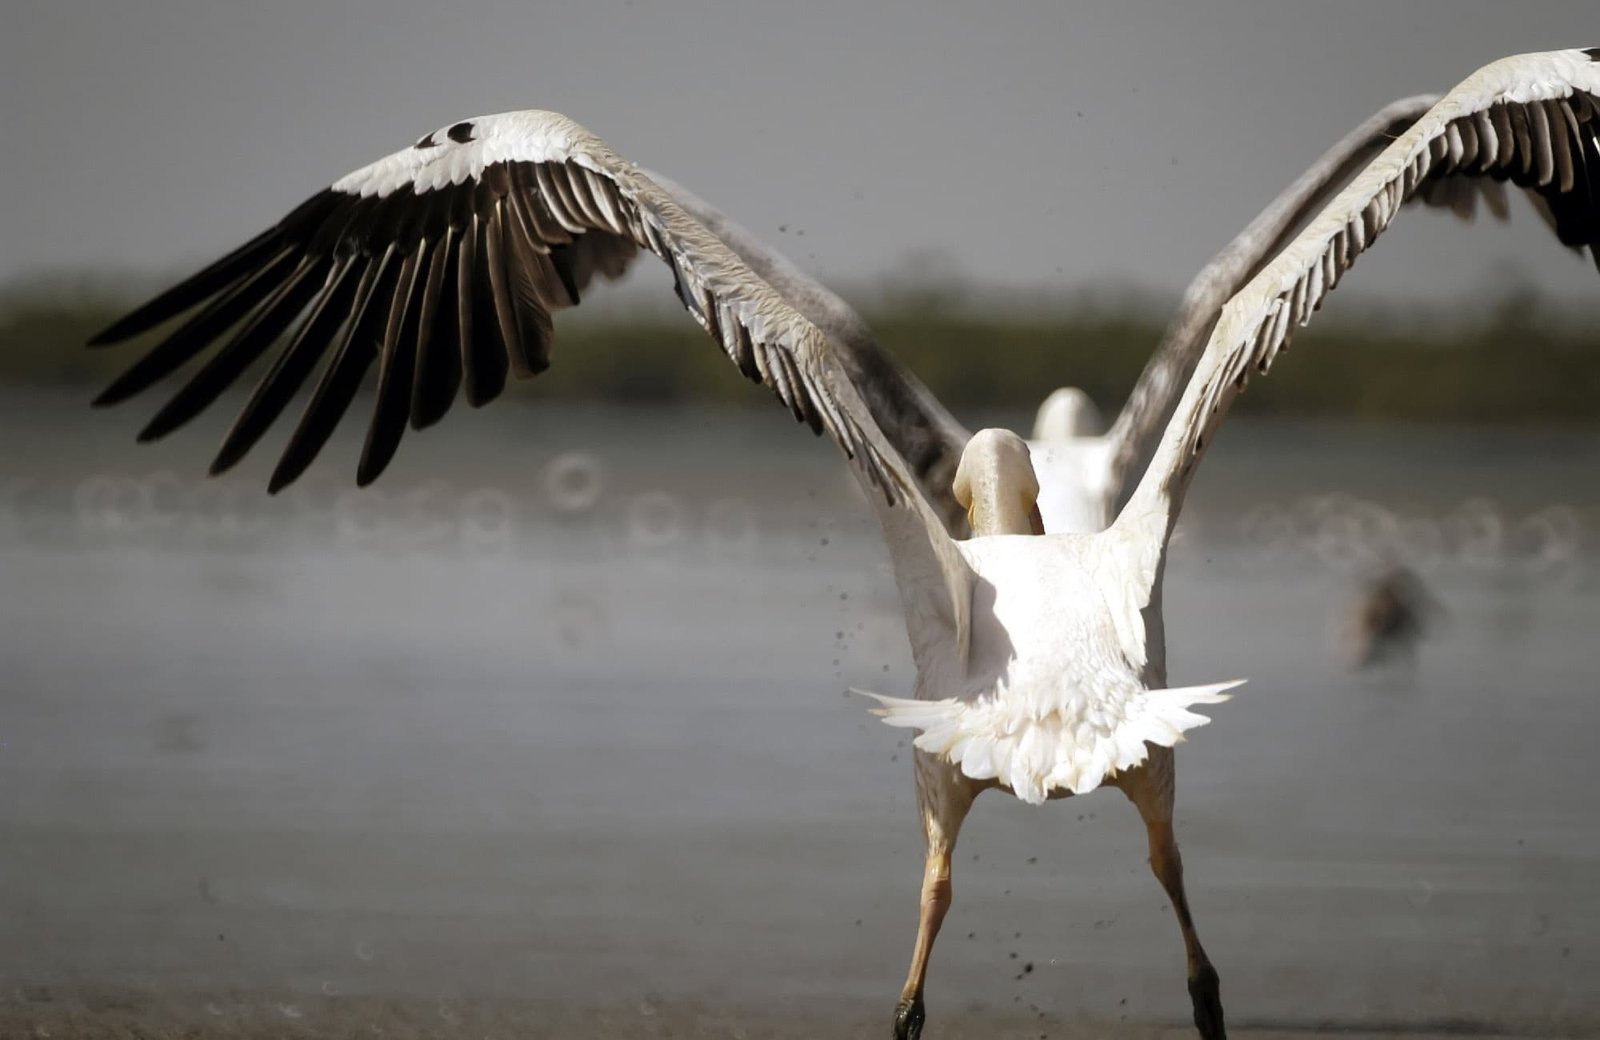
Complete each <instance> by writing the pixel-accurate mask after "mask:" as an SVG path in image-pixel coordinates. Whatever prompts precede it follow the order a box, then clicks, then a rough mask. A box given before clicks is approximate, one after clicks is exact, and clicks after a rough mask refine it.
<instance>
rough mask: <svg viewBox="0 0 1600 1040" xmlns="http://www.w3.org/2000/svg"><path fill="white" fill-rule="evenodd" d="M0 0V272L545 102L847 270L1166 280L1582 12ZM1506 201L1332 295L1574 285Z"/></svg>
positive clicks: (150, 254)
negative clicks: (1348, 150) (1407, 98)
mask: <svg viewBox="0 0 1600 1040" xmlns="http://www.w3.org/2000/svg"><path fill="white" fill-rule="evenodd" d="M5 21H6V25H5V31H4V33H3V34H0V124H3V125H0V140H4V141H5V142H6V155H5V159H4V162H3V164H0V169H4V171H5V172H4V183H5V188H6V191H5V193H4V195H5V199H6V201H5V203H4V208H3V211H0V281H7V280H13V279H15V278H17V277H19V276H24V275H30V276H31V275H34V274H37V273H38V272H41V271H42V272H52V273H54V274H55V275H60V274H61V273H63V272H79V271H82V270H84V269H90V270H92V271H95V272H102V273H104V272H126V271H127V270H129V269H133V270H138V271H141V272H146V273H147V274H149V275H150V276H151V277H156V276H165V275H170V274H172V273H174V272H176V271H177V270H179V269H181V268H184V267H186V266H189V265H192V264H195V263H198V262H200V261H201V260H203V259H205V258H206V257H208V256H210V255H212V254H215V253H218V252H220V251H223V250H225V249H227V248H229V247H230V246H232V245H234V244H236V243H237V242H238V241H239V240H240V239H242V238H244V237H245V236H247V235H249V234H252V233H254V232H255V231H256V230H258V229H259V228H260V227H262V226H264V225H265V224H267V223H269V222H270V221H272V220H273V219H275V218H276V217H278V216H279V215H281V214H282V213H283V212H284V211H285V210H286V209H287V208H288V207H289V206H291V205H292V204H294V203H295V202H298V201H299V200H300V199H301V198H302V197H304V196H305V195H307V194H309V193H311V192H312V191H314V190H316V189H317V188H319V187H321V186H322V185H325V184H326V183H328V182H330V181H332V180H333V179H335V178H337V177H338V176H340V175H341V174H343V173H344V172H346V171H347V170H350V169H353V168H355V167H357V166H360V165H363V164H365V163H366V162H369V161H371V160H373V159H376V158H378V157H380V156H382V155H385V154H387V153H388V152H391V151H394V150H396V149H398V148H400V147H404V146H405V145H407V144H408V143H410V142H411V141H413V140H415V139H416V138H417V137H418V136H420V135H421V134H422V133H424V132H426V131H428V130H430V129H433V128H435V127H437V126H440V125H444V124H448V123H450V122H452V121H454V120H456V119H459V118H463V117H467V116H472V115H477V114H483V113H488V112H495V111H503V110H507V109H519V108H532V107H542V108H551V109H555V110H557V111H562V112H565V113H566V114H568V115H570V116H572V117H574V118H576V119H578V120H579V121H581V122H583V123H585V124H586V125H588V126H589V127H591V128H592V129H594V130H595V131H596V132H598V133H600V134H601V135H602V136H603V137H605V138H607V139H608V140H609V141H610V142H611V143H612V144H613V145H614V146H616V147H617V148H618V149H619V150H620V151H622V153H623V154H625V155H627V156H629V157H630V158H633V159H635V160H636V161H638V162H640V163H641V164H644V165H647V166H650V167H653V168H656V169H659V170H662V171H663V172H666V173H669V174H672V175H673V176H674V177H676V178H677V179H679V180H680V181H681V182H683V183H684V184H685V185H687V186H688V187H690V188H692V189H693V190H695V191H696V192H698V193H699V194H701V195H702V196H704V197H706V198H707V199H710V200H711V201H713V202H714V203H716V204H718V205H719V206H722V207H723V208H725V209H726V210H728V211H729V212H730V213H732V214H734V215H735V216H736V217H738V218H740V219H741V220H743V221H744V222H746V223H747V224H749V225H750V226H751V227H752V228H753V229H754V230H756V231H757V232H759V233H760V234H762V235H763V236H766V237H769V238H770V239H772V240H773V241H775V242H777V243H778V244H780V245H781V246H782V247H783V248H785V249H786V250H787V251H788V252H790V253H791V254H792V255H793V256H794V257H795V259H796V260H798V261H799V262H801V263H802V264H803V265H804V266H805V267H807V268H808V269H811V270H813V271H816V272H820V273H821V274H823V275H824V276H826V277H828V278H830V279H834V280H837V281H838V282H839V283H840V284H843V285H846V286H847V287H851V286H860V285H863V284H866V283H870V282H871V281H872V280H874V279H877V278H879V277H881V276H884V275H885V274H898V275H900V276H905V275H908V274H918V273H930V272H931V273H941V274H955V275H960V276H963V277H965V278H968V279H970V280H972V281H974V282H976V283H978V284H979V285H980V286H1002V287H1011V288H1029V289H1037V288H1047V289H1060V288H1063V287H1078V286H1085V285H1088V286H1090V287H1097V288H1099V287H1107V286H1118V287H1120V286H1128V285H1134V286H1138V287H1142V288H1150V289H1155V290H1158V291H1160V292H1163V293H1171V292H1174V291H1176V290H1177V289H1178V288H1179V287H1181V285H1182V284H1183V282H1184V280H1185V279H1186V278H1187V277H1188V276H1189V275H1190V274H1192V273H1193V272H1194V271H1195V270H1196V269H1197V268H1198V267H1199V266H1200V264H1201V263H1203V262H1204V260H1205V259H1206V257H1208V256H1209V255H1210V254H1211V253H1212V252H1214V251H1215V250H1216V249H1217V248H1218V247H1220V246H1221V245H1222V244H1223V243H1224V242H1225V241H1226V240H1227V238H1228V237H1229V236H1230V235H1232V234H1233V233H1234V232H1235V231H1236V230H1238V228H1240V227H1241V226H1242V225H1243V224H1244V223H1245V222H1246V221H1247V220H1248V219H1249V218H1250V217H1251V216H1253V215H1254V214H1255V213H1256V212H1257V211H1258V210H1259V209H1260V208H1261V207H1262V206H1263V205H1265V203H1266V202H1267V201H1268V200H1269V199H1270V198H1271V197H1272V196H1273V195H1274V194H1275V193H1276V192H1278V191H1279V190H1281V188H1282V187H1283V186H1284V185H1285V184H1287V183H1288V181H1289V180H1290V179H1291V178H1292V177H1293V176H1294V175H1295V174H1296V173H1297V172H1298V171H1299V170H1300V169H1302V168H1303V167H1304V166H1305V165H1306V164H1307V163H1308V162H1309V161H1310V160H1311V159H1312V158H1313V157H1315V156H1316V155H1317V154H1318V153H1320V151H1321V150H1322V149H1323V148H1325V147H1326V146H1327V145H1328V144H1331V143H1332V142H1333V141H1334V140H1335V139H1336V138H1337V137H1338V136H1339V135H1341V134H1342V133H1343V132H1344V131H1345V130H1346V129H1347V128H1349V127H1350V126H1352V125H1354V124H1355V123H1356V122H1357V121H1358V120H1360V119H1361V118H1363V117H1364V116H1365V115H1367V114H1368V113H1369V112H1371V111H1372V110H1374V109H1376V108H1377V107H1378V106H1380V105H1382V104H1384V103H1385V102H1387V101H1389V100H1391V99H1393V98H1396V97H1399V96H1403V95H1407V94H1412V93H1417V92H1420V91H1430V90H1431V91H1438V90H1444V89H1447V88H1448V87H1449V86H1450V85H1451V84H1453V83H1455V82H1457V81H1459V80H1460V79H1462V78H1463V77H1465V76H1466V75H1468V74H1469V73H1471V72H1472V70H1473V69H1475V68H1477V67H1478V66H1479V65H1481V64H1483V63H1485V62H1487V61H1489V60H1492V59H1494V58H1496V57H1500V56H1503V55H1507V54H1512V53H1518V52H1523V51H1529V50H1542V49H1549V48H1553V47H1582V46H1588V45H1592V44H1594V43H1596V42H1597V41H1596V37H1597V36H1600V33H1597V32H1596V31H1595V29H1594V17H1593V6H1592V4H1591V3H1588V2H1586V0H1564V2H1549V3H1518V4H1503V3H1502V4H1491V3H1453V4H1449V5H1444V4H1438V3H1430V4H1423V3H1391V2H1347V3H1340V4H1296V5H1290V4H1281V3H1275V2H1273V3H1267V2H1245V0H1234V2H1207V3H1189V4H1181V5H1179V4H1153V3H1141V2H1120V0H1119V2H1096V3H1086V2H1073V3H1036V4H1020V3H1018V4H981V5H980V4H971V5H957V4H948V3H941V4H928V3H878V4H871V5H861V4H856V3H837V2H828V0H823V2H816V3H806V4H719V3H711V2H706V0H692V2H681V3H673V4H649V3H642V2H641V3H632V2H617V0H587V2H584V3H579V4H545V3H507V2H499V3H493V2H491V3H481V2H468V3H454V2H453V3H449V4H440V3H437V2H429V3H420V2H413V0H407V2H378V0H355V2H342V3H336V4H324V3H302V2H279V3H271V4H249V5H246V4H214V3H209V2H206V0H146V2H142V3H137V4H121V3H116V4H113V3H95V2H81V0H78V2H72V0H68V2H58V3H49V4H46V3H24V4H16V5H8V9H7V13H6V19H5ZM1517 218H1518V219H1516V220H1514V224H1515V225H1516V227H1514V228H1512V229H1511V230H1508V231H1501V230H1498V229H1495V230H1489V231H1473V232H1466V231H1462V230H1460V229H1457V228H1454V227H1451V226H1449V222H1448V221H1445V220H1443V219H1440V218H1438V217H1423V218H1421V219H1415V218H1414V219H1411V220H1407V221H1406V222H1404V226H1402V227H1401V228H1399V229H1397V231H1396V232H1395V233H1394V234H1393V235H1392V236H1391V240H1390V241H1389V242H1388V243H1387V244H1386V245H1385V248H1384V249H1382V250H1379V251H1377V253H1376V255H1375V256H1374V257H1373V258H1371V259H1369V260H1367V261H1365V262H1364V263H1363V264H1362V265H1361V266H1360V267H1358V268H1357V270H1356V271H1355V272H1354V275H1353V277H1352V279H1351V280H1350V282H1349V283H1348V284H1349V286H1350V288H1348V289H1347V290H1346V292H1345V294H1344V295H1345V298H1346V299H1349V298H1350V297H1352V296H1356V297H1361V296H1365V297H1367V298H1386V299H1391V300H1406V299H1411V298H1414V297H1416V296H1418V295H1421V296H1423V297H1426V298H1429V299H1431V300H1434V301H1439V300H1457V299H1466V298H1470V297H1471V296H1472V295H1473V294H1475V293H1481V292H1483V291H1485V290H1488V289H1491V288H1493V287H1495V286H1496V285H1497V284H1499V283H1502V282H1505V281H1507V280H1513V281H1518V280H1520V281H1537V283H1538V284H1539V286H1540V287H1541V289H1543V290H1545V291H1548V292H1551V293H1553V294H1556V295H1561V296H1576V295H1577V294H1579V293H1580V292H1583V291H1585V290H1586V289H1587V287H1588V282H1587V280H1586V270H1585V268H1586V266H1587V265H1585V264H1582V263H1579V262H1577V261H1575V260H1574V259H1572V258H1571V257H1569V256H1567V255H1565V254H1564V253H1562V252H1561V251H1559V250H1553V249H1551V248H1550V247H1549V246H1548V244H1547V242H1546V241H1545V239H1544V237H1543V231H1542V229H1541V228H1539V227H1537V221H1536V220H1534V219H1532V217H1531V215H1530V214H1529V213H1528V212H1527V211H1526V209H1525V208H1522V207H1519V210H1518V213H1517ZM1469 234H1470V235H1471V236H1472V237H1471V238H1468V237H1465V236H1467V235H1469ZM1469 242H1470V246H1468V245H1467V243H1469Z"/></svg>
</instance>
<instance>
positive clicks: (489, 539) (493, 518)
mask: <svg viewBox="0 0 1600 1040" xmlns="http://www.w3.org/2000/svg"><path fill="white" fill-rule="evenodd" d="M368 490H369V491H370V490H371V489H370V488H369V489H368ZM459 516H460V521H461V544H462V548H465V549H471V550H474V551H476V552H507V551H509V550H510V549H511V547H512V544H513V543H514V542H515V540H516V532H517V506H516V503H515V502H513V501H512V499H511V496H510V495H508V494H506V493H505V492H504V491H501V490H500V489H499V488H492V487H481V488H476V489H475V490H472V491H469V492H467V494H466V497H465V498H463V499H462V500H461V510H460V513H459Z"/></svg>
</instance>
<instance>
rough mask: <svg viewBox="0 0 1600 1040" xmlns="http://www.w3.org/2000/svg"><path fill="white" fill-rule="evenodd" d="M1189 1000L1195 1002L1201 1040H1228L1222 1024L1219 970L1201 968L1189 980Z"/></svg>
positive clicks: (1208, 966)
mask: <svg viewBox="0 0 1600 1040" xmlns="http://www.w3.org/2000/svg"><path fill="white" fill-rule="evenodd" d="M1189 999H1190V1000H1192V1001H1193V1002H1194V1024H1195V1028H1196V1029H1199V1030H1200V1036H1201V1040H1227V1036H1228V1031H1227V1029H1226V1028H1225V1027H1224V1026H1223V1024H1222V985H1221V983H1220V982H1219V981H1218V979H1217V969H1215V968H1213V967H1212V966H1211V965H1209V964H1203V965H1201V966H1200V970H1199V971H1197V972H1195V975H1194V978H1192V979H1190V980H1189Z"/></svg>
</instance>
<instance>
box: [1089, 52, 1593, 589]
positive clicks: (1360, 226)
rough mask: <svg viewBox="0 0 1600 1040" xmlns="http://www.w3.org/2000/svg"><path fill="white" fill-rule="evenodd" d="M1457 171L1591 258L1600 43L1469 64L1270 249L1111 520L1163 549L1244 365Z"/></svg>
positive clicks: (1257, 361) (1271, 346) (1255, 360)
mask: <svg viewBox="0 0 1600 1040" xmlns="http://www.w3.org/2000/svg"><path fill="white" fill-rule="evenodd" d="M1462 175H1465V176H1469V177H1476V178H1479V180H1480V181H1482V180H1484V179H1489V180H1493V181H1510V182H1512V183H1513V184H1516V185H1517V186H1519V187H1521V188H1524V189H1526V190H1527V191H1528V192H1529V194H1530V195H1532V196H1533V197H1534V198H1535V199H1536V200H1537V202H1538V204H1539V207H1540V209H1541V211H1542V212H1544V213H1545V215H1546V217H1547V219H1548V220H1549V222H1550V224H1551V226H1552V227H1553V228H1554V229H1555V232H1556V235H1557V236H1558V237H1559V238H1560V240H1561V242H1562V243H1563V244H1565V245H1567V246H1571V247H1574V248H1578V249H1581V248H1584V247H1587V248H1588V249H1589V251H1590V254H1591V256H1593V258H1594V260H1595V263H1596V265H1597V266H1600V48H1593V49H1590V50H1587V51H1578V50H1569V51H1551V52H1546V53H1542V54H1525V55H1519V56H1517V57H1512V58H1505V59H1502V60H1500V61H1497V62H1495V63H1493V64H1491V65H1487V66H1485V67H1484V68H1482V69H1480V70H1478V72H1476V73H1474V74H1473V75H1472V76H1471V77H1470V78H1469V79H1467V80H1465V81H1464V82H1462V83H1461V84H1460V85H1459V86H1457V87H1456V88H1455V89H1454V90H1452V91H1450V93H1448V94H1446V95H1445V96H1444V97H1443V98H1442V99H1441V100H1440V101H1439V102H1438V103H1437V104H1435V105H1434V106H1433V107H1432V108H1430V109H1429V110H1428V112H1427V113H1426V114H1425V115H1423V116H1422V118H1420V119H1418V120H1417V121H1416V122H1415V123H1414V124H1413V125H1412V126H1411V127H1410V128H1409V129H1407V130H1406V131H1405V132H1404V133H1403V134H1401V135H1400V136H1399V137H1398V138H1396V139H1395V140H1394V141H1393V142H1392V143H1390V144H1389V146H1388V147H1386V148H1384V149H1383V151H1382V152H1381V153H1380V154H1379V155H1378V156H1377V158H1375V159H1373V160H1372V161H1371V162H1370V163H1369V164H1368V165H1367V166H1366V168H1365V169H1364V170H1362V172H1361V173H1360V174H1359V175H1357V176H1356V177H1355V179H1354V180H1352V181H1351V182H1350V183H1349V184H1348V185H1347V186H1346V187H1345V188H1344V189H1343V190H1342V191H1340V192H1339V194H1338V195H1337V196H1336V197H1335V198H1334V199H1333V201H1332V202H1330V203H1329V204H1328V205H1327V206H1326V207H1325V208H1324V209H1323V210H1322V211H1321V212H1320V213H1318V214H1317V215H1316V216H1315V217H1314V218H1313V219H1312V220H1311V221H1310V223H1308V224H1307V225H1306V226H1305V227H1304V228H1303V229H1302V230H1301V231H1299V233H1298V234H1296V235H1294V236H1293V238H1292V239H1291V240H1289V241H1288V242H1287V243H1286V244H1285V245H1284V246H1283V247H1282V248H1281V249H1280V250H1278V251H1277V252H1276V253H1275V254H1274V255H1273V256H1272V257H1271V259H1270V261H1269V262H1267V263H1266V264H1265V265H1264V266H1262V267H1261V269H1260V270H1259V271H1258V272H1257V273H1256V274H1255V275H1254V276H1253V277H1251V278H1250V280H1249V282H1248V284H1246V285H1245V286H1244V288H1242V289H1241V290H1239V292H1238V293H1236V294H1235V295H1234V296H1233V297H1232V298H1231V299H1230V300H1229V301H1228V302H1227V304H1226V305H1225V306H1224V307H1223V308H1222V310H1221V313H1220V315H1219V317H1218V319H1217V321H1216V323H1215V327H1214V328H1213V329H1212V330H1211V334H1210V338H1209V340H1208V342H1207V344H1206V347H1205V350H1204V353H1203V354H1202V356H1201V357H1200V359H1199V362H1198V364H1197V365H1196V367H1195V369H1194V372H1193V374H1192V375H1191V376H1190V377H1189V380H1188V383H1187V385H1186V387H1185V389H1184V391H1183V396H1182V398H1181V400H1180V401H1179V402H1178V404H1177V407H1176V409H1175V411H1174V412H1173V415H1172V418H1171V420H1170V421H1169V422H1168V423H1167V425H1166V428H1165V430H1164V431H1163V433H1162V436H1161V441H1160V444H1159V446H1158V447H1157V449H1156V451H1155V455H1154V458H1153V459H1152V461H1151V463H1150V466H1149V468H1148V469H1147V470H1146V471H1145V473H1144V475H1143V477H1142V479H1141V480H1140V481H1139V484H1138V487H1137V488H1136V489H1135V491H1134V492H1133V494H1132V497H1131V498H1130V500H1129V502H1128V504H1127V506H1126V507H1125V508H1124V509H1123V511H1122V513H1121V514H1120V515H1119V516H1118V518H1117V521H1116V525H1115V526H1116V527H1120V528H1126V529H1130V530H1136V531H1138V532H1139V533H1140V535H1141V538H1142V540H1143V541H1144V542H1146V544H1149V545H1151V546H1153V547H1154V549H1155V550H1156V551H1164V547H1165V543H1166V536H1167V534H1168V533H1170V530H1171V525H1172V523H1173V522H1174V521H1175V520H1176V519H1177V515H1178V510H1179V509H1180V508H1181V506H1182V504H1183V495H1184V492H1185V491H1186V490H1187V488H1188V484H1189V481H1190V480H1191V479H1192V478H1193V476H1194V471H1195V468H1196V467H1197V466H1198V464H1199V461H1200V457H1201V455H1202V454H1203V452H1204V449H1205V446H1206V445H1207V444H1209V443H1210V441H1211V439H1212V436H1213V434H1214V433H1215V431H1216V429H1217V427H1218V425H1219V424H1220V423H1221V422H1222V419H1223V416H1224V415H1225V414H1226V413H1227V410H1228V406H1229V405H1230V404H1231V403H1232V401H1233V399H1234V397H1235V396H1236V395H1237V394H1238V393H1239V392H1240V391H1241V390H1243V389H1244V386H1245V383H1246V382H1247V380H1248V379H1249V376H1250V373H1251V371H1252V370H1255V371H1258V372H1262V373H1265V372H1266V371H1267V370H1268V368H1269V367H1270V366H1271V364H1272V362H1273V360H1274V359H1275V358H1276V357H1277V356H1278V355H1279V354H1280V353H1281V352H1282V351H1283V350H1284V349H1285V348H1286V347H1287V346H1288V342H1289V336H1290V333H1291V331H1292V330H1293V329H1294V328H1295V327H1296V326H1299V325H1304V324H1306V323H1307V322H1308V321H1309V320H1310V318H1311V315H1312V313H1313V312H1314V311H1315V310H1317V308H1319V307H1321V306H1322V303H1323V301H1324V299H1325V298H1326V297H1327V294H1328V293H1329V292H1330V291H1332V289H1333V288H1334V286H1335V285H1337V284H1338V281H1339V278H1340V276H1342V275H1343V273H1344V272H1345V271H1346V270H1348V269H1349V267H1350V265H1351V264H1353V263H1354V262H1355V259H1356V257H1358V256H1360V255H1361V254H1362V253H1363V252H1364V251H1366V250H1367V249H1368V248H1369V247H1370V246H1371V245H1372V243H1373V242H1374V241H1375V240H1376V239H1377V237H1378V235H1379V234H1381V233H1382V232H1383V231H1384V229H1386V228H1387V227H1388V226H1389V224H1390V222H1391V221H1392V220H1393V219H1394V218H1395V216H1396V214H1398V213H1399V212H1400V209H1401V206H1402V205H1403V204H1404V203H1405V202H1406V201H1407V200H1408V199H1410V198H1412V197H1413V196H1415V195H1416V194H1418V193H1419V192H1420V193H1426V192H1428V191H1430V190H1433V189H1430V184H1431V183H1432V182H1433V180H1434V179H1435V178H1438V177H1441V176H1462ZM1448 190H1453V189H1448ZM1149 562H1151V563H1153V561H1149Z"/></svg>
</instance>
